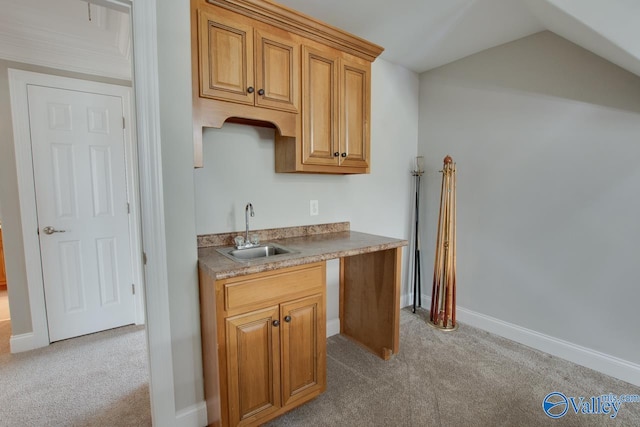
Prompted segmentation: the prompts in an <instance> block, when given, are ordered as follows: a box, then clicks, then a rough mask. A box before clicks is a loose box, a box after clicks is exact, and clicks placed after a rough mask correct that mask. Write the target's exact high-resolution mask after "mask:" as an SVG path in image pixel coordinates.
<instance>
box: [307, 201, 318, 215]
mask: <svg viewBox="0 0 640 427" xmlns="http://www.w3.org/2000/svg"><path fill="white" fill-rule="evenodd" d="M319 212H320V211H319V208H318V201H317V200H309V215H310V216H316V215H318V214H319Z"/></svg>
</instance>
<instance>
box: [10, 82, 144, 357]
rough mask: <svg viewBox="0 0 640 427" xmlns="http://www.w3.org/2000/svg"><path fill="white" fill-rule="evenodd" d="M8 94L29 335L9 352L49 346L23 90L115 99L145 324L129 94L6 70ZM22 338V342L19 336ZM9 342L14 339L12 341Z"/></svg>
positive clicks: (139, 310) (138, 318)
mask: <svg viewBox="0 0 640 427" xmlns="http://www.w3.org/2000/svg"><path fill="white" fill-rule="evenodd" d="M8 72H9V88H10V93H11V111H12V121H13V133H14V141H13V142H14V148H15V153H16V172H17V175H18V195H19V199H20V212H21V219H22V238H23V242H24V255H25V264H26V267H27V287H28V290H29V307H30V310H31V323H32V328H33V331H32V333H31V336H29V334H23V335H19V336H17V337H14V336H12V337H11V350H12V352H19V351H25V350H31V349H34V348H38V347H45V346H48V345H49V330H48V324H47V313H46V305H45V295H44V279H43V273H42V259H41V257H40V240H39V235H38V232H37V231H38V219H37V210H36V209H37V207H36V193H35V182H34V177H33V155H32V147H31V128H30V123H29V103H28V93H27V86H28V85H35V86H46V87H51V88H56V89H63V90H73V91H78V92H90V93H96V94H100V95H108V96H117V97H121V98H122V101H123V105H122V109H123V110H122V113H123V116H124V120H125V128H124V144H125V162H126V166H125V167H126V181H127V193H128V199H129V203H130V207H131V214H130V215H129V244H130V247H131V261H132V279H133V281H134V283H135V284H136V292H135V294H134V310H135V312H134V319H135V323H136V324H138V325H141V324H144V323H145V310H144V291H143V289H144V286H142V284H143V271H142V236H141V227H140V214H139V212H140V194H139V191H138V188H139V187H138V181H139V180H138V167H137V165H138V157H137V150H136V135H135V130H136V126H135V120H134V115H133V114H132V111H133V107H134V105H133V90H132V89H131V88H130V87H127V86H119V85H114V84H107V83H99V82H94V81H89V80H80V79H73V78H68V77H59V76H54V75H49V74H41V73H34V72H31V71H23V70H16V69H9V70H8ZM25 335H26V336H25ZM14 338H15V339H14Z"/></svg>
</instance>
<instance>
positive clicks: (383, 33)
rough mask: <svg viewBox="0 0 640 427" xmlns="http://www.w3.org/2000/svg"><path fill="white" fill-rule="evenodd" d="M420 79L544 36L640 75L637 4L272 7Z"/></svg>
mask: <svg viewBox="0 0 640 427" xmlns="http://www.w3.org/2000/svg"><path fill="white" fill-rule="evenodd" d="M277 1H278V2H279V3H281V4H283V5H285V6H288V7H291V8H293V9H296V10H299V11H301V12H303V13H306V14H308V15H311V16H313V17H315V18H318V19H320V20H323V21H325V22H327V23H329V24H331V25H334V26H336V27H339V28H342V29H344V30H346V31H349V32H351V33H353V34H355V35H357V36H360V37H362V38H365V39H367V40H370V41H372V42H374V43H377V44H379V45H380V46H383V47H384V48H385V52H383V54H382V58H384V59H386V60H388V61H391V62H394V63H396V64H400V65H403V66H405V67H407V68H409V69H410V70H413V71H415V72H418V73H421V72H424V71H428V70H430V69H432V68H436V67H439V66H441V65H444V64H447V63H449V62H453V61H455V60H457V59H460V58H463V57H465V56H468V55H471V54H474V53H477V52H480V51H482V50H485V49H488V48H491V47H494V46H498V45H500V44H503V43H508V42H510V41H513V40H517V39H519V38H522V37H525V36H528V35H530V34H533V33H536V32H539V31H543V30H550V31H552V32H554V33H556V34H558V35H559V36H561V37H564V38H566V39H567V40H570V41H572V42H573V43H576V44H577V45H579V46H581V47H583V48H585V49H587V50H589V51H591V52H593V53H595V54H597V55H599V56H601V57H603V58H605V59H607V60H609V61H611V62H613V63H614V64H617V65H618V66H620V67H622V68H625V69H626V70H628V71H631V72H632V73H635V74H637V75H640V43H638V42H639V41H640V1H638V0H580V1H576V0H391V1H390V0H277Z"/></svg>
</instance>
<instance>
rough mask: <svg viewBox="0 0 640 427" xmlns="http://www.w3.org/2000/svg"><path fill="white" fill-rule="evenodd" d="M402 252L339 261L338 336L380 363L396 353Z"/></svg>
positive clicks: (398, 337)
mask: <svg viewBox="0 0 640 427" xmlns="http://www.w3.org/2000/svg"><path fill="white" fill-rule="evenodd" d="M401 254H402V248H395V249H389V250H386V251H380V252H372V253H367V254H362V255H355V256H351V257H346V258H342V259H341V260H340V297H341V298H340V332H341V333H342V334H344V335H346V336H348V337H350V338H351V339H353V340H354V341H356V342H358V343H359V344H361V345H363V346H364V347H366V348H367V349H369V350H370V351H372V352H373V353H375V354H377V355H379V356H380V357H381V358H383V359H385V360H386V359H389V358H390V357H391V355H392V354H396V353H398V352H399V350H400V268H401V267H400V263H401Z"/></svg>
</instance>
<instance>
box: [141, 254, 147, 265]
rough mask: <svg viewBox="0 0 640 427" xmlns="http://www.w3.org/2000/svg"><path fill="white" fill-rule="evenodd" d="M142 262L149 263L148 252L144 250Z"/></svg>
mask: <svg viewBox="0 0 640 427" xmlns="http://www.w3.org/2000/svg"><path fill="white" fill-rule="evenodd" d="M142 263H143V264H144V265H147V253H146V252H142Z"/></svg>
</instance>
